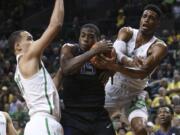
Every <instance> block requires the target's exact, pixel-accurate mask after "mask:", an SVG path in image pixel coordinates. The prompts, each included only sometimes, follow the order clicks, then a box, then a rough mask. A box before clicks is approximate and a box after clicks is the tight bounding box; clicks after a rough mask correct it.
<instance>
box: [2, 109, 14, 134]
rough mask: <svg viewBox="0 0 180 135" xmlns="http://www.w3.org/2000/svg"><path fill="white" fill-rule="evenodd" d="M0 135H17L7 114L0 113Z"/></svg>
mask: <svg viewBox="0 0 180 135" xmlns="http://www.w3.org/2000/svg"><path fill="white" fill-rule="evenodd" d="M0 135H17V132H16V129H15V128H14V126H13V122H12V120H11V118H10V116H9V114H8V113H6V112H2V111H0Z"/></svg>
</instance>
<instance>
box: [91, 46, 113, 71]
mask: <svg viewBox="0 0 180 135" xmlns="http://www.w3.org/2000/svg"><path fill="white" fill-rule="evenodd" d="M93 47H94V45H93V46H92V47H91V49H92V48H93ZM100 56H105V57H107V58H108V59H109V60H113V59H114V57H116V52H115V50H114V49H112V50H111V51H108V52H106V53H102V54H98V55H96V56H94V57H92V58H91V59H90V62H91V63H92V64H93V65H94V66H95V67H96V68H98V69H104V67H102V66H100V65H99V64H98V63H99V59H98V57H100Z"/></svg>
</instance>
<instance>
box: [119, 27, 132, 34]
mask: <svg viewBox="0 0 180 135" xmlns="http://www.w3.org/2000/svg"><path fill="white" fill-rule="evenodd" d="M120 33H126V34H133V28H132V27H122V28H121V29H120V30H119V34H120Z"/></svg>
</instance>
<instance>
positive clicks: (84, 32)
mask: <svg viewBox="0 0 180 135" xmlns="http://www.w3.org/2000/svg"><path fill="white" fill-rule="evenodd" d="M96 41H97V36H96V33H95V30H94V29H91V28H82V29H81V32H80V37H79V44H80V48H81V49H82V50H84V51H87V50H89V49H90V48H91V46H92V45H93V44H94V43H95V42H96Z"/></svg>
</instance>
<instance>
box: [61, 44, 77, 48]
mask: <svg viewBox="0 0 180 135" xmlns="http://www.w3.org/2000/svg"><path fill="white" fill-rule="evenodd" d="M77 46H78V45H77V44H72V43H65V44H64V45H63V46H62V48H69V49H73V48H77Z"/></svg>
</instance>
